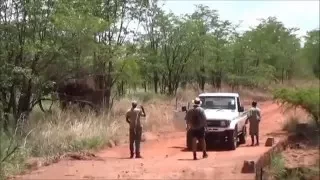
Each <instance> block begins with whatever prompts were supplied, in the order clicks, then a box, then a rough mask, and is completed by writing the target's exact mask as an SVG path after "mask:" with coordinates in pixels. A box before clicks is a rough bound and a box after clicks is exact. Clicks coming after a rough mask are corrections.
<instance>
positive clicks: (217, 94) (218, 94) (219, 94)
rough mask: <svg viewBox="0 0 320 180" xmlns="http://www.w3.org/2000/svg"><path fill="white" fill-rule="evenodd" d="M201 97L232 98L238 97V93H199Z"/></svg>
mask: <svg viewBox="0 0 320 180" xmlns="http://www.w3.org/2000/svg"><path fill="white" fill-rule="evenodd" d="M201 96H232V97H239V93H201V94H200V95H199V97H201Z"/></svg>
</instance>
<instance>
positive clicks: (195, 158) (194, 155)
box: [193, 152, 198, 160]
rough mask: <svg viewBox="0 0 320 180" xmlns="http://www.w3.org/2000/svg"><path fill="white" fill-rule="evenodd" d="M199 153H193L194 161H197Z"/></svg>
mask: <svg viewBox="0 0 320 180" xmlns="http://www.w3.org/2000/svg"><path fill="white" fill-rule="evenodd" d="M197 159H198V158H197V153H196V152H193V160H197Z"/></svg>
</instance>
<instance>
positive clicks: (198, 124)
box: [185, 98, 208, 160]
mask: <svg viewBox="0 0 320 180" xmlns="http://www.w3.org/2000/svg"><path fill="white" fill-rule="evenodd" d="M193 103H194V105H193V108H192V109H190V110H189V111H188V112H187V114H186V117H185V119H186V121H187V130H189V131H190V133H191V136H192V151H193V159H194V160H197V140H198V141H199V142H200V144H201V146H202V151H203V158H207V157H208V154H207V152H206V140H205V128H206V126H207V118H206V116H205V114H204V110H203V108H201V107H200V105H201V100H200V99H199V98H196V99H195V100H193Z"/></svg>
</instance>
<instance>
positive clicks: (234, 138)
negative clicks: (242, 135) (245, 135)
mask: <svg viewBox="0 0 320 180" xmlns="http://www.w3.org/2000/svg"><path fill="white" fill-rule="evenodd" d="M237 146H238V131H237V127H236V128H235V129H234V130H233V131H230V133H229V137H228V148H229V149H230V150H235V149H236V148H237Z"/></svg>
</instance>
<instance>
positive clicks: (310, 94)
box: [273, 88, 320, 128]
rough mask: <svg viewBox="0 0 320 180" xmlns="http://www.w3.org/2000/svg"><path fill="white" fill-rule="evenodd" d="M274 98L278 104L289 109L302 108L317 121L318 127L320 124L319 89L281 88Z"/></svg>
mask: <svg viewBox="0 0 320 180" xmlns="http://www.w3.org/2000/svg"><path fill="white" fill-rule="evenodd" d="M273 96H274V97H273V98H274V100H276V101H277V102H278V103H280V104H282V105H283V106H285V107H287V108H298V107H300V108H302V109H304V110H305V111H306V112H307V113H309V114H310V115H311V116H312V118H313V119H314V120H315V123H316V124H317V127H318V128H320V124H319V113H320V111H319V104H320V102H319V101H320V100H319V99H320V97H319V96H320V93H319V88H305V89H304V88H295V89H287V88H281V89H277V90H275V91H274V92H273Z"/></svg>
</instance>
